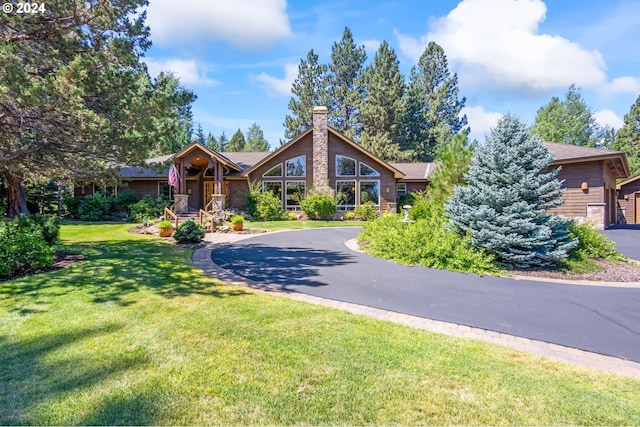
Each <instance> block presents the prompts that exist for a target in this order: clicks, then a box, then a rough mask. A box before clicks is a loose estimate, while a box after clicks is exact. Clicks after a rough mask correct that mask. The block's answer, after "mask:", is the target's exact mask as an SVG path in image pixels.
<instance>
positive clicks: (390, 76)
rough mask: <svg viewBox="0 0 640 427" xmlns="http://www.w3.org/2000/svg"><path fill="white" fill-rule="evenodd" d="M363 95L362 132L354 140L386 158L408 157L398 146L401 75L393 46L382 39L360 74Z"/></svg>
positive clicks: (401, 107) (388, 159)
mask: <svg viewBox="0 0 640 427" xmlns="http://www.w3.org/2000/svg"><path fill="white" fill-rule="evenodd" d="M362 80H363V87H364V96H363V100H362V103H361V105H360V120H361V122H362V133H361V135H360V139H359V140H358V144H360V145H361V146H362V147H364V148H366V149H367V150H369V151H370V152H372V153H373V154H375V155H376V156H378V157H380V158H382V159H383V160H386V161H401V160H406V159H409V158H410V156H411V153H410V152H403V151H401V150H400V140H401V130H402V127H401V123H400V121H401V119H402V113H403V103H402V97H403V95H404V91H405V83H404V76H403V75H402V73H400V69H399V63H398V58H397V56H396V53H395V52H394V50H393V48H391V47H390V46H389V44H388V43H387V42H386V41H384V42H382V43H381V44H380V48H379V49H378V52H377V53H376V55H375V57H374V58H373V63H372V64H371V65H369V66H368V67H367V68H365V70H364V73H363V75H362Z"/></svg>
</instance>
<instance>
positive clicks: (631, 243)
mask: <svg viewBox="0 0 640 427" xmlns="http://www.w3.org/2000/svg"><path fill="white" fill-rule="evenodd" d="M604 234H605V236H607V237H608V238H609V239H611V240H613V241H614V242H615V243H616V250H617V251H618V252H620V253H621V254H623V255H626V256H627V257H629V258H631V259H634V260H636V261H640V224H618V225H613V226H611V227H609V228H607V229H606V230H604Z"/></svg>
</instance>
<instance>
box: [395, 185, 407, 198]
mask: <svg viewBox="0 0 640 427" xmlns="http://www.w3.org/2000/svg"><path fill="white" fill-rule="evenodd" d="M396 192H397V195H398V197H402V196H404V195H405V194H407V184H405V183H404V182H399V183H398V186H397V187H396Z"/></svg>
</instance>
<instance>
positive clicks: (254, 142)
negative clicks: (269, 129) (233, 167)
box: [244, 123, 269, 151]
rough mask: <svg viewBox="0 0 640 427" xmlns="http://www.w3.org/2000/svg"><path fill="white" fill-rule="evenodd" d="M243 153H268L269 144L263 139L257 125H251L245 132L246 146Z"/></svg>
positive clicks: (262, 134)
mask: <svg viewBox="0 0 640 427" xmlns="http://www.w3.org/2000/svg"><path fill="white" fill-rule="evenodd" d="M244 149H245V151H269V142H268V141H267V140H266V139H265V138H264V132H263V131H262V129H261V128H260V126H259V125H258V124H257V123H253V124H252V125H251V127H249V130H248V131H247V145H246V146H245V148H244Z"/></svg>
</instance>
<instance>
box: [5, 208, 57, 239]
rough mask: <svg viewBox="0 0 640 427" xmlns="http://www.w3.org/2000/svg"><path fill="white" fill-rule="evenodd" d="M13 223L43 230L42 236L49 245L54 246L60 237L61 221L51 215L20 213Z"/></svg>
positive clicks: (21, 226)
mask: <svg viewBox="0 0 640 427" xmlns="http://www.w3.org/2000/svg"><path fill="white" fill-rule="evenodd" d="M13 223H14V224H15V225H16V226H17V227H20V228H27V229H33V230H35V229H37V228H39V229H40V230H41V231H42V237H43V238H44V240H45V242H47V244H48V245H49V246H52V245H53V244H54V243H55V242H56V240H58V237H60V221H58V218H56V217H54V216H50V215H40V214H31V215H18V216H17V217H16V219H15V220H14V221H13Z"/></svg>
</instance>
